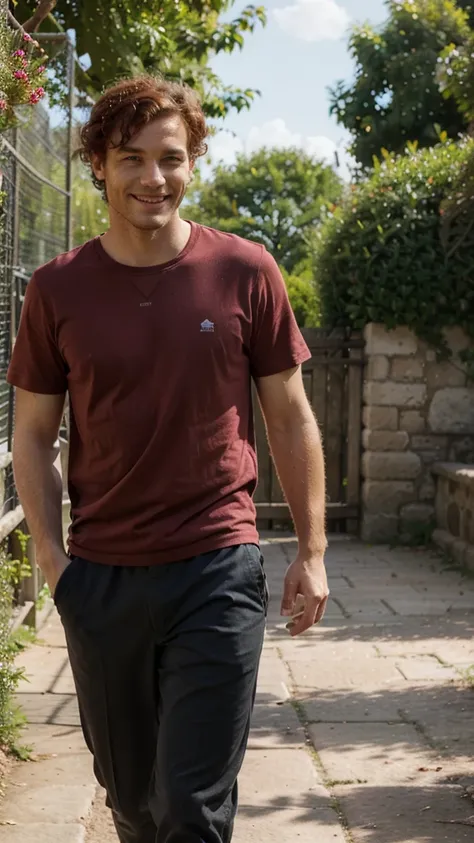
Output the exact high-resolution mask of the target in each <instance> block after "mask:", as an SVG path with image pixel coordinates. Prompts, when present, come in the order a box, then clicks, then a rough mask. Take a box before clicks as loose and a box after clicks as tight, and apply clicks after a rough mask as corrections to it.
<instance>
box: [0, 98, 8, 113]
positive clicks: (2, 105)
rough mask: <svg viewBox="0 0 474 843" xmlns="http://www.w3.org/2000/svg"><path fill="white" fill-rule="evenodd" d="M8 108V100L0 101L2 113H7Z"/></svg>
mask: <svg viewBox="0 0 474 843" xmlns="http://www.w3.org/2000/svg"><path fill="white" fill-rule="evenodd" d="M6 107H7V101H6V100H0V111H5V109H6Z"/></svg>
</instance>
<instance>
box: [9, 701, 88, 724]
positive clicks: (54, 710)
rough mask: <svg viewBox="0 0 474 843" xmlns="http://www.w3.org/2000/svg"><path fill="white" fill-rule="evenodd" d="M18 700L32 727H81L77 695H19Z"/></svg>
mask: <svg viewBox="0 0 474 843" xmlns="http://www.w3.org/2000/svg"><path fill="white" fill-rule="evenodd" d="M16 700H17V702H18V704H19V705H20V706H21V709H22V711H23V713H24V714H25V715H26V717H27V718H28V722H29V723H30V724H31V725H34V724H38V725H40V724H48V723H49V724H51V725H55V726H71V727H72V728H79V727H80V725H81V724H80V720H79V708H78V705H77V697H76V695H75V694H72V693H71V694H17V696H16Z"/></svg>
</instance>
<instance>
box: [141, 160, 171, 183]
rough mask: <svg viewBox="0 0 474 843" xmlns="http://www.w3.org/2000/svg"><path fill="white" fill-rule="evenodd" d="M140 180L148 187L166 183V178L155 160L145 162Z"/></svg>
mask: <svg viewBox="0 0 474 843" xmlns="http://www.w3.org/2000/svg"><path fill="white" fill-rule="evenodd" d="M140 181H141V183H142V185H143V187H150V188H157V187H162V186H163V185H164V184H165V183H166V179H165V177H164V176H163V173H162V172H161V170H160V167H159V164H158V163H157V162H156V161H151V162H150V163H148V164H147V166H146V168H145V169H144V170H143V172H142V176H141V179H140Z"/></svg>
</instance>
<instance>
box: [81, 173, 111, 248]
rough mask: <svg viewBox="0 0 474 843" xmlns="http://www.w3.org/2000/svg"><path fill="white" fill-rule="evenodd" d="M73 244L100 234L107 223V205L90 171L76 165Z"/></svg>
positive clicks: (106, 226)
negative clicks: (93, 182) (94, 183)
mask: <svg viewBox="0 0 474 843" xmlns="http://www.w3.org/2000/svg"><path fill="white" fill-rule="evenodd" d="M72 200H73V201H72V224H73V246H80V245H81V244H82V243H85V242H86V240H90V239H91V238H92V237H96V236H97V235H98V234H102V232H104V231H105V230H106V229H107V228H108V224H109V218H108V212H107V205H106V204H105V202H104V200H103V199H102V194H101V193H99V191H98V190H97V188H96V187H94V185H93V184H92V181H91V177H90V173H88V172H87V171H86V170H85V168H84V167H83V166H82V165H79V164H78V165H77V168H76V172H75V174H74V182H73V190H72Z"/></svg>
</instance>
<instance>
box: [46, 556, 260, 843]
mask: <svg viewBox="0 0 474 843" xmlns="http://www.w3.org/2000/svg"><path fill="white" fill-rule="evenodd" d="M267 600H268V593H267V587H266V578H265V574H264V571H263V559H262V556H261V553H260V549H259V548H258V547H257V546H256V545H253V544H249V545H239V546H235V547H228V548H225V549H223V550H219V551H213V552H212V553H207V554H203V555H201V556H197V557H194V558H193V559H187V560H185V561H183V562H173V563H171V564H168V565H157V566H154V567H148V568H142V567H140V568H133V567H125V568H124V567H121V566H114V565H102V564H96V563H93V562H87V561H85V560H83V559H80V558H78V557H72V561H71V564H70V565H69V567H68V568H67V569H66V571H65V572H64V574H63V575H62V577H61V579H60V580H59V583H58V586H57V589H56V593H55V601H56V605H57V607H58V611H59V613H60V615H61V619H62V622H63V625H64V628H65V632H66V638H67V644H68V651H69V657H70V661H71V666H72V671H73V674H74V680H75V684H76V689H77V695H78V700H79V710H80V714H81V722H82V727H83V731H84V736H85V739H86V742H87V745H88V747H89V749H90V750H91V752H92V754H93V756H94V769H95V773H96V776H97V779H98V781H99V783H100V784H101V785H102V786H103V787H104V788H105V790H106V793H107V804H108V805H109V807H110V808H111V810H112V814H113V818H114V822H115V826H116V829H117V834H118V837H119V840H120V843H230V840H231V838H232V829H233V823H234V818H235V813H236V809H237V776H238V773H239V771H240V768H241V765H242V761H243V757H244V753H245V749H246V746H247V739H248V734H249V726H250V716H251V711H252V706H253V701H254V697H255V686H256V680H257V671H258V664H259V660H260V654H261V649H262V643H263V635H264V627H265V614H266V607H267Z"/></svg>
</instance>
